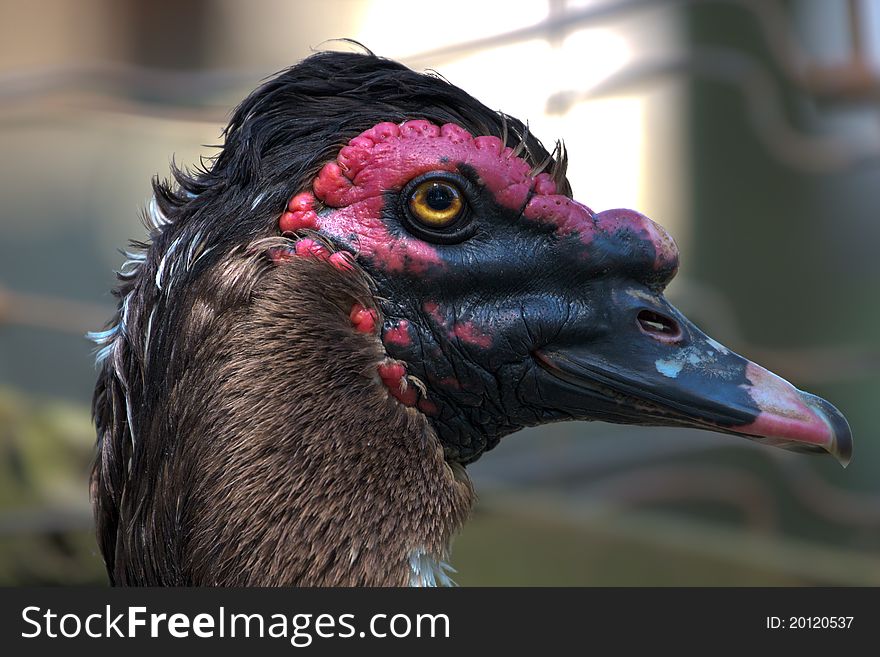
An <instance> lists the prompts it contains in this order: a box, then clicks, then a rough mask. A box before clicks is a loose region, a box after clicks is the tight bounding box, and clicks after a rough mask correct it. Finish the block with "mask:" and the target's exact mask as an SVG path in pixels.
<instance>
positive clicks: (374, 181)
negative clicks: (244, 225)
mask: <svg viewBox="0 0 880 657" xmlns="http://www.w3.org/2000/svg"><path fill="white" fill-rule="evenodd" d="M463 165H464V166H467V167H469V168H471V169H473V170H474V171H475V172H476V173H477V175H478V176H479V178H480V180H481V181H482V184H483V185H484V186H485V187H486V189H488V190H489V191H490V192H491V193H492V195H493V197H494V198H495V200H496V202H497V203H499V204H500V205H502V206H504V207H507V208H510V209H513V210H518V209H520V208H523V207H524V206H525V208H524V212H523V216H524V217H525V218H526V219H529V220H531V221H539V222H542V223H551V224H555V225H556V229H557V231H558V232H559V233H561V234H572V233H574V234H578V235H579V236H580V238H581V240H582V241H583V242H584V243H585V244H589V243H590V242H591V241H592V240H593V239H594V236H595V234H596V233H597V232H601V233H610V232H615V231H621V230H623V231H631V232H633V233H634V234H635V235H636V236H637V237H638V239H641V240H647V241H650V242H651V243H652V244H653V245H654V247H655V252H656V254H657V256H656V262H655V269H658V270H659V269H662V268H664V267H668V266H669V265H670V264H672V263H674V262H675V261H677V259H678V250H677V248H676V247H675V243H674V242H673V240H672V238H671V237H670V236H669V235H668V234H667V233H666V231H665V230H663V228H661V227H660V226H658V225H657V224H655V223H654V222H653V221H651V220H650V219H648V218H647V217H645V216H643V215H641V214H639V213H637V212H633V211H629V210H626V211H621V210H615V211H612V212H608V213H601V214H598V215H596V214H594V213H593V211H592V210H590V209H589V208H588V207H587V206H585V205H582V204H580V203H578V202H576V201H574V200H572V199H570V198H568V197H567V196H563V195H560V194H557V193H556V191H557V190H556V185H555V183H554V182H553V181H552V180H551V178H550V176H549V175H548V174H546V173H540V174H538V175H535V176H533V175H530V171H531V168H532V167H531V165H530V164H529V163H528V162H527V161H526V160H524V159H522V158H520V157H514V156H513V150H512V149H511V148H509V147H505V146H503V144H502V143H501V140H500V139H498V138H497V137H493V136H482V137H474V136H473V135H471V134H470V133H468V132H467V131H466V130H464V129H463V128H461V127H460V126H457V125H455V124H451V123H447V124H446V125H444V126H437V125H434V124H432V123H429V122H428V121H423V120H416V121H406V122H404V123H402V124H401V125H399V126H398V125H396V124H393V123H379V124H377V125H376V126H374V127H372V128H370V129H369V130H366V131H365V132H363V133H361V134H360V135H358V136H357V137H355V138H354V139H352V140H351V141H349V143H348V145H347V146H345V147H344V148H342V149H341V150H340V151H339V155H338V156H337V158H336V161H335V162H329V163H327V164H326V165H325V166H324V168H323V169H321V172H320V173H319V174H318V176H317V178H315V180H314V183H313V186H312V190H313V193H314V196H312V195H311V193H309V192H303V193H300V194H297V195H296V196H294V197H293V198H292V199H291V201H290V203H289V205H288V210H287V212H285V213H284V215H282V217H281V221H280V224H281V225H280V227H281V229H282V231H284V230H297V229H298V226H303V227H308V228H312V227H315V228H317V229H318V230H320V231H321V232H322V233H324V234H326V235H328V236H332V237H336V238H338V239H340V240H342V241H343V242H350V243H353V245H354V246H355V248H356V249H357V251H358V254H359V255H362V256H364V257H366V258H369V259H370V260H371V261H372V262H373V264H374V265H376V266H377V267H379V268H381V269H383V270H385V271H387V272H389V273H399V272H404V271H406V272H409V273H412V274H422V273H424V272H426V271H427V270H428V269H430V268H431V267H440V268H442V267H443V266H444V262H443V259H442V257H441V255H440V253H439V252H438V250H437V247H435V246H434V245H431V244H428V243H426V242H423V241H421V240H419V239H417V238H415V237H411V236H407V235H400V236H398V235H393V234H391V233H390V232H389V231H388V229H387V227H386V225H385V223H384V221H383V220H382V217H381V209H382V205H383V203H384V199H383V194H384V193H385V192H388V191H391V192H395V191H400V190H401V189H402V188H403V186H404V185H406V183H407V182H409V181H410V180H412V179H413V178H415V177H416V176H418V175H421V174H423V173H427V172H429V171H449V172H455V171H458V170H459V168H460V167H461V166H463ZM316 200H318V201H321V202H322V203H323V204H324V206H325V207H327V208H334V209H333V210H331V211H329V212H321V214H320V215H318V214H315V211H314V206H315V201H316ZM527 201H528V203H527Z"/></svg>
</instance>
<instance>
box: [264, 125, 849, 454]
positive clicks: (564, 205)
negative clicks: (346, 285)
mask: <svg viewBox="0 0 880 657" xmlns="http://www.w3.org/2000/svg"><path fill="white" fill-rule="evenodd" d="M422 180H428V181H441V182H443V183H451V184H454V185H455V186H456V187H457V188H458V189H460V190H461V192H462V195H463V198H464V203H465V206H466V215H465V216H464V218H463V219H461V220H460V221H458V222H457V223H456V224H455V225H454V226H453V227H452V228H445V229H438V230H430V229H427V228H425V227H424V226H421V227H420V226H419V225H418V222H416V221H414V220H413V219H412V217H411V215H410V214H408V211H407V207H408V206H407V203H408V202H409V199H410V198H411V195H412V188H413V186H414V185H415V184H417V183H418V182H419V181H422ZM413 181H415V182H413ZM561 187H562V184H561V181H554V180H553V179H552V176H551V175H548V174H547V173H539V174H536V173H535V172H533V171H532V170H531V166H530V165H529V164H528V163H527V162H526V161H525V160H523V159H521V158H520V157H517V155H516V154H515V153H514V152H513V151H512V150H511V149H510V148H508V147H504V146H503V145H502V143H501V140H499V139H498V138H496V137H476V138H475V137H474V136H473V135H470V134H468V133H467V132H466V131H465V130H463V129H462V128H460V127H458V126H456V125H452V124H447V125H445V126H437V125H433V124H431V123H429V122H427V121H409V122H406V123H403V124H401V125H394V124H390V123H381V124H378V125H377V126H375V127H374V128H372V129H371V130H368V131H366V132H365V133H363V134H362V135H360V136H359V137H356V138H355V139H353V140H351V142H349V145H348V146H346V147H345V148H343V149H342V150H341V151H340V153H339V155H338V157H337V160H336V161H335V162H330V163H328V164H327V165H326V166H325V167H324V168H323V169H322V171H321V172H320V174H319V175H318V176H317V178H316V179H315V180H314V182H313V185H312V188H311V189H310V190H305V191H304V192H302V193H300V194H298V195H297V196H295V197H294V198H293V199H292V200H291V203H290V205H289V209H288V212H286V213H285V215H284V216H282V218H281V228H282V230H283V231H284V232H286V233H297V232H298V231H304V230H313V231H317V233H318V235H319V236H320V237H321V238H323V239H325V240H327V241H329V242H330V243H332V244H333V245H334V247H335V248H341V249H343V250H347V251H349V252H350V253H351V254H352V257H353V258H356V259H357V261H358V262H359V263H360V264H361V266H363V267H364V268H365V270H366V271H367V272H368V273H369V274H370V276H371V277H372V278H373V280H374V281H375V282H376V285H377V294H376V296H377V299H379V304H380V307H381V311H382V313H383V315H384V323H383V325H382V328H381V336H382V340H383V342H384V344H385V348H386V352H387V353H388V355H389V356H390V357H391V358H393V359H397V360H399V361H401V362H402V363H404V364H405V368H406V374H407V375H408V376H409V377H415V378H417V379H418V380H419V381H420V382H421V383H423V384H424V387H425V389H424V390H421V389H420V388H419V389H417V388H416V387H410V388H409V389H408V391H402V390H395V389H393V386H390V387H392V393H393V394H395V396H398V398H399V399H401V401H402V402H403V403H405V404H407V405H412V406H417V407H418V408H419V409H420V410H421V411H422V412H424V413H425V414H426V415H427V416H429V417H430V418H431V420H432V422H433V424H434V426H435V428H436V430H437V433H438V435H439V437H440V439H441V441H442V443H443V445H444V448H445V450H446V455H447V458H448V459H450V460H454V461H458V462H463V463H467V462H470V461H473V460H475V459H476V458H478V457H479V456H480V455H481V454H482V453H483V452H484V451H485V450H487V449H490V448H491V447H493V446H494V445H495V444H496V443H497V441H498V440H499V439H500V438H501V437H502V436H504V435H506V434H508V433H511V432H513V431H516V430H517V429H520V428H522V427H525V426H533V425H537V424H542V423H546V422H551V421H558V420H566V419H579V420H605V421H609V422H623V423H637V424H650V425H679V426H694V427H700V428H705V429H711V430H716V431H723V432H728V433H734V434H739V435H743V436H746V437H749V438H753V439H758V440H762V441H765V442H770V443H773V444H777V445H780V446H784V447H789V448H794V449H801V450H806V451H828V452H830V453H832V454H834V455H835V456H837V457H838V459H840V460H841V461H842V462H843V463H844V464H846V462H848V460H849V458H850V454H851V435H850V430H849V427H848V425H847V423H846V420H845V419H844V418H843V416H842V415H841V414H840V413H839V412H838V411H837V410H836V409H835V408H834V407H833V406H831V404H829V403H828V402H826V401H824V400H821V399H819V398H817V397H814V396H812V395H809V394H807V393H803V392H800V391H798V390H796V389H795V388H794V387H793V386H791V385H790V384H788V383H787V382H785V381H783V380H782V379H780V378H778V377H776V376H775V375H773V374H771V373H770V372H768V371H766V370H764V369H763V368H761V367H759V366H758V365H755V364H754V363H751V362H750V361H748V360H747V359H745V358H743V357H741V356H739V355H737V354H734V353H732V352H730V351H729V350H728V349H726V348H725V347H723V346H722V345H720V344H718V343H717V342H715V341H714V340H712V339H711V338H709V337H708V336H706V335H705V334H704V333H702V332H701V331H700V330H699V329H698V328H697V327H696V326H694V325H693V324H692V323H691V322H689V321H688V320H687V318H685V317H684V316H683V315H682V314H681V313H680V312H678V311H677V310H676V309H675V308H674V307H672V306H671V305H670V304H669V303H668V302H667V301H666V299H665V298H664V296H663V289H664V287H665V286H666V285H667V283H668V282H669V281H670V280H671V279H672V277H673V276H674V275H675V272H676V270H677V268H678V250H677V248H676V246H675V244H674V242H673V241H672V239H671V238H670V237H669V235H667V233H666V232H665V231H664V230H663V229H662V228H661V227H660V226H658V225H657V224H655V223H654V222H652V221H651V220H650V219H648V218H646V217H644V216H642V215H640V214H638V213H636V212H633V211H631V210H609V211H605V212H601V213H594V212H593V211H592V210H590V209H589V208H588V207H586V206H585V205H582V204H580V203H578V202H576V201H574V200H572V199H571V198H569V197H568V196H566V195H564V194H561V193H557V188H560V189H561ZM386 383H387V382H386ZM404 387H405V385H404Z"/></svg>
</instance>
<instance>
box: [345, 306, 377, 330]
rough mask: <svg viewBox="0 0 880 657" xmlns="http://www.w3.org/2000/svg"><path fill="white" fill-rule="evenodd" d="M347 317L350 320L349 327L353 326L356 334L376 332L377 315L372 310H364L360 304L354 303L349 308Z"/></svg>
mask: <svg viewBox="0 0 880 657" xmlns="http://www.w3.org/2000/svg"><path fill="white" fill-rule="evenodd" d="M348 317H349V319H351V325H352V326H354V328H355V330H356V331H357V332H358V333H375V332H376V325H377V324H378V323H379V313H377V312H376V310H375V309H374V308H364V307H363V306H362V305H361V304H359V303H356V304H354V305H353V306H352V307H351V312H350V313H349V315H348Z"/></svg>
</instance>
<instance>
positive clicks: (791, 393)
mask: <svg viewBox="0 0 880 657" xmlns="http://www.w3.org/2000/svg"><path fill="white" fill-rule="evenodd" d="M655 301H656V303H653V304H651V305H650V306H646V305H644V304H642V305H641V306H640V305H637V304H636V305H633V306H631V307H630V308H628V309H626V310H624V311H623V312H622V313H621V314H622V315H623V316H624V317H625V319H626V321H623V322H620V323H618V326H617V327H615V330H609V331H607V332H606V334H605V336H604V337H599V338H598V339H596V337H595V336H593V338H592V339H591V340H590V341H589V346H587V345H586V344H584V345H578V344H577V340H576V339H567V340H565V346H553V345H547V346H545V347H543V348H541V349H539V350H537V351H535V352H534V358H535V360H536V362H537V363H538V365H539V366H540V369H541V370H542V373H541V374H539V377H538V378H539V383H538V386H539V388H540V390H539V391H538V392H539V394H540V396H541V398H542V399H543V400H545V403H547V402H546V400H553V401H552V405H553V407H554V408H555V409H556V410H558V411H561V412H563V413H566V414H570V415H574V416H575V417H577V418H578V419H598V420H605V421H609V422H618V423H627V424H644V425H672V426H683V427H696V428H702V429H708V430H711V431H719V432H723V433H729V434H734V435H738V436H743V437H746V438H749V439H752V440H756V441H759V442H762V443H768V444H771V445H774V446H777V447H782V448H785V449H791V450H795V451H807V452H827V453H829V454H831V455H833V456H834V457H836V458H837V460H838V461H839V462H840V463H841V464H842V465H843V466H844V467H846V465H847V464H848V463H849V461H850V459H851V457H852V432H851V430H850V427H849V424H848V423H847V421H846V418H844V416H843V415H842V414H841V413H840V411H838V410H837V409H836V408H835V407H834V406H832V405H831V404H830V403H829V402H827V401H825V400H824V399H821V398H820V397H816V396H815V395H811V394H809V393H807V392H802V391H800V390H798V389H797V388H795V387H794V386H793V385H791V384H790V383H788V382H787V381H785V380H784V379H782V378H780V377H778V376H776V375H775V374H773V373H772V372H769V371H768V370H766V369H764V368H763V367H761V366H760V365H757V364H755V363H753V362H751V361H750V360H748V359H746V358H744V357H742V356H740V355H738V354H735V353H733V352H732V351H730V350H729V349H727V348H725V347H724V346H722V345H721V344H719V343H718V342H716V341H714V340H712V339H711V338H710V337H708V336H707V335H706V334H704V333H703V332H702V331H700V330H699V329H698V328H697V327H696V326H694V325H693V324H692V323H691V322H690V321H688V320H687V319H686V318H685V317H684V316H683V315H682V314H681V313H679V312H678V311H677V310H676V309H675V308H673V307H672V306H670V305H669V304H668V303H666V302H665V300H664V299H663V298H662V297H657V298H656V299H655ZM629 320H631V321H629ZM572 337H574V336H572Z"/></svg>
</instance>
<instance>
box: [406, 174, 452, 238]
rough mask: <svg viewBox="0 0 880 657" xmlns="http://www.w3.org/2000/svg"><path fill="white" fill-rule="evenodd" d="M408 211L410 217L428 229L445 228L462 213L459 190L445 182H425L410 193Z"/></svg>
mask: <svg viewBox="0 0 880 657" xmlns="http://www.w3.org/2000/svg"><path fill="white" fill-rule="evenodd" d="M408 205H409V211H410V213H411V214H412V217H413V218H414V219H415V220H416V221H418V222H420V223H422V224H424V225H425V226H426V227H428V228H434V229H437V228H446V227H447V226H450V225H452V224H453V223H455V221H456V220H457V219H458V218H459V217H460V216H461V215H462V213H463V211H464V207H465V204H464V199H463V198H462V193H461V190H460V189H459V188H458V187H457V186H456V185H454V184H452V183H451V182H448V181H446V180H426V181H424V182H423V183H420V184H419V185H417V186H416V188H415V189H413V191H412V192H411V193H410V195H409V200H408Z"/></svg>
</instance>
